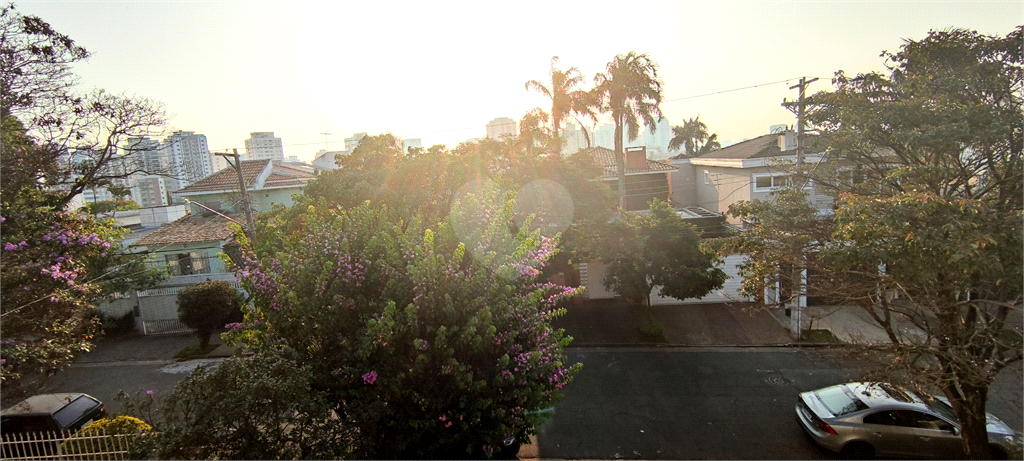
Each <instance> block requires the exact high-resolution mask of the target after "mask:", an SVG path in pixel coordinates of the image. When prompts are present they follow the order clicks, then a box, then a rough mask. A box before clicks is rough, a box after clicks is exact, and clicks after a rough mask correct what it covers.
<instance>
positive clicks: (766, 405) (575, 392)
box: [41, 337, 1024, 459]
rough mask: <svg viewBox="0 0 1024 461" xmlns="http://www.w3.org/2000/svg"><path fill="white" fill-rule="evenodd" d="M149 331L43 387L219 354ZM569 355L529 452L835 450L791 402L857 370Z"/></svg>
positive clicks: (711, 355)
mask: <svg viewBox="0 0 1024 461" xmlns="http://www.w3.org/2000/svg"><path fill="white" fill-rule="evenodd" d="M149 341H152V344H150V343H140V344H136V345H134V346H133V347H131V348H122V349H124V350H125V351H124V352H118V350H117V349H114V348H109V349H108V348H103V349H101V350H98V351H96V352H97V353H96V354H95V355H92V354H90V355H87V356H86V357H87V358H88V359H87V360H80V361H78V362H76V363H75V364H73V365H72V366H71V367H70V368H68V369H66V370H64V371H62V372H60V373H58V374H57V375H55V376H54V377H52V378H51V379H50V380H49V381H48V382H47V384H46V386H45V388H44V389H41V392H42V391H48V392H53V391H77V392H86V393H89V394H91V395H93V396H95V397H97V398H99V399H101V400H103V401H104V402H106V403H107V405H108V409H109V410H110V411H111V412H112V413H117V412H118V411H120V409H121V403H120V402H116V401H114V400H113V397H114V395H116V394H117V392H118V391H120V390H124V391H126V392H129V393H139V394H144V393H145V392H146V391H148V390H152V391H154V393H155V394H156V395H157V396H160V395H166V394H167V393H169V392H170V391H171V390H172V389H173V387H174V385H175V384H177V383H178V382H179V381H180V380H181V379H182V378H184V377H185V376H186V374H187V373H188V372H189V371H191V369H193V368H194V367H195V366H198V365H207V366H209V365H215V364H216V363H218V362H219V359H204V360H193V361H188V362H180V363H178V362H174V361H173V360H169V359H167V358H166V357H164V355H166V352H159V351H161V350H171V351H172V352H171V353H172V354H173V351H176V350H179V349H180V347H179V348H178V349H174V347H178V345H177V343H178V342H181V343H183V344H186V345H187V344H188V343H189V342H190V341H194V340H191V339H189V338H188V337H182V338H177V339H175V338H162V339H153V340H149ZM165 343H168V344H165ZM170 343H174V344H170ZM131 344H135V343H131ZM126 345H127V344H125V345H123V346H126ZM172 345H173V346H174V347H170V346H172ZM182 347H183V346H182ZM120 354H127V355H129V356H122V355H120ZM567 355H568V357H569V360H570V362H573V363H575V362H580V363H583V369H582V370H581V371H580V373H579V374H578V375H577V376H576V379H575V380H574V382H573V383H572V384H570V385H569V386H567V387H566V389H565V393H564V398H563V399H562V401H561V402H559V403H558V404H557V405H556V407H555V408H554V412H553V416H552V417H551V418H550V419H549V420H548V421H547V422H546V423H545V425H544V426H542V427H541V429H540V431H539V432H540V433H539V434H538V436H537V437H536V440H535V443H534V444H533V445H526V446H524V447H523V450H522V451H521V452H520V457H521V458H593V459H620V458H625V459H641V458H642V459H822V458H824V459H835V456H834V455H832V454H831V453H829V452H827V451H824V450H822V449H820V448H818V447H817V445H815V444H814V443H813V442H812V441H811V440H810V439H809V438H808V437H807V436H806V435H805V434H804V433H803V430H802V429H801V428H800V426H799V425H798V423H797V422H796V418H795V416H794V410H793V405H794V403H795V402H796V398H797V394H799V393H800V392H803V391H807V390H812V389H816V388H819V387H824V386H827V385H831V384H835V383H838V382H844V381H849V380H854V379H857V378H858V376H859V375H858V373H859V370H858V369H857V368H856V367H854V366H851V365H848V364H846V363H844V362H839V361H837V360H833V359H831V358H829V353H828V351H827V350H823V349H803V350H801V349H794V348H774V347H772V348H764V347H762V348H735V347H721V348H575V347H574V348H569V349H568V350H567ZM1021 392H1022V386H1021V377H1020V370H1019V367H1018V369H1009V370H1004V372H1003V374H1002V375H1000V377H999V379H997V380H996V383H995V384H994V385H993V388H992V391H991V393H990V395H989V405H988V406H989V411H990V412H992V413H993V414H995V415H996V416H998V417H1000V418H1001V419H1003V420H1004V421H1005V422H1006V423H1007V424H1009V425H1010V426H1011V427H1012V428H1014V429H1015V430H1017V431H1018V432H1020V431H1021V430H1022V426H1024V421H1022V420H1024V416H1022V415H1024V410H1022V407H1021V400H1022V399H1021Z"/></svg>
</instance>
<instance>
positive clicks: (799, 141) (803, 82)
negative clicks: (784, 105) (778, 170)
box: [789, 77, 818, 175]
mask: <svg viewBox="0 0 1024 461" xmlns="http://www.w3.org/2000/svg"><path fill="white" fill-rule="evenodd" d="M816 81H818V77H814V78H812V79H810V80H807V77H800V83H798V84H796V85H794V86H791V87H789V89H791V90H793V89H797V88H799V89H800V93H799V96H797V110H796V165H797V171H798V172H799V173H800V174H801V175H803V174H804V91H805V90H806V89H807V85H809V84H811V83H814V82H816Z"/></svg>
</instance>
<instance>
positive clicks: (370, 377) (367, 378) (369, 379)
mask: <svg viewBox="0 0 1024 461" xmlns="http://www.w3.org/2000/svg"><path fill="white" fill-rule="evenodd" d="M376 380H377V372H376V371H371V372H369V373H367V374H365V375H363V381H364V382H366V384H373V382H374V381H376Z"/></svg>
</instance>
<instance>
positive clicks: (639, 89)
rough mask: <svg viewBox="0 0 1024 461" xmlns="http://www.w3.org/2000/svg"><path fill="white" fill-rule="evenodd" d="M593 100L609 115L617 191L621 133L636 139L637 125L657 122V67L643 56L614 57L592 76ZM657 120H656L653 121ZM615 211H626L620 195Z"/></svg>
mask: <svg viewBox="0 0 1024 461" xmlns="http://www.w3.org/2000/svg"><path fill="white" fill-rule="evenodd" d="M593 93H594V97H595V99H596V101H597V105H598V110H600V111H601V112H606V113H609V114H610V115H611V117H612V122H613V123H615V162H616V164H617V165H618V170H619V189H618V190H620V191H624V190H626V163H625V157H624V155H625V154H624V153H623V150H622V135H623V130H626V131H625V132H626V133H627V134H628V135H629V139H630V140H631V141H632V140H634V139H636V138H637V137H639V136H640V124H641V122H643V124H644V125H645V126H648V127H651V129H652V130H653V129H654V127H655V122H656V121H657V120H660V119H661V80H660V79H659V78H658V65H657V63H655V62H654V61H652V60H651V58H650V57H648V56H647V54H646V53H644V54H637V53H636V52H635V51H630V52H629V53H626V54H624V55H623V54H620V55H617V56H615V59H613V60H612V61H611V62H609V63H608V65H607V66H606V70H605V72H603V73H599V74H597V75H595V76H594V89H593ZM655 117H657V119H655ZM619 208H622V209H625V208H626V196H625V195H624V194H620V197H619Z"/></svg>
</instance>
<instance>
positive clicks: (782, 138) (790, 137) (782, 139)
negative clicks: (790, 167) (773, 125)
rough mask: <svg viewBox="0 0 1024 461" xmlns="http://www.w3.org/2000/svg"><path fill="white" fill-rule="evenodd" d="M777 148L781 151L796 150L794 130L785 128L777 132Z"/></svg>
mask: <svg viewBox="0 0 1024 461" xmlns="http://www.w3.org/2000/svg"><path fill="white" fill-rule="evenodd" d="M779 150H781V151H783V152H786V151H790V150H796V132H794V131H792V130H786V131H783V132H782V133H779Z"/></svg>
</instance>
